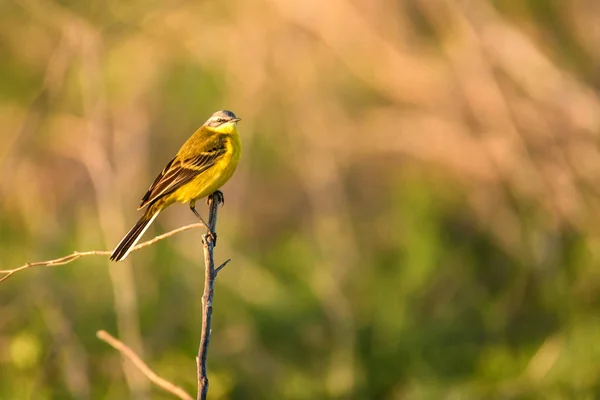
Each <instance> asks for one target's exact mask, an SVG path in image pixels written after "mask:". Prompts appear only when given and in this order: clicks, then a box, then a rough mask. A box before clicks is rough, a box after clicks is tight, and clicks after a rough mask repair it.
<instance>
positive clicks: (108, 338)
mask: <svg viewBox="0 0 600 400" xmlns="http://www.w3.org/2000/svg"><path fill="white" fill-rule="evenodd" d="M96 336H98V339H100V340H102V341H104V342H106V343H108V344H109V345H111V346H112V347H114V348H115V349H117V350H118V351H119V352H120V353H121V354H122V355H123V356H125V357H127V358H128V359H129V360H130V361H131V362H132V363H133V365H135V366H136V367H137V368H138V369H139V370H140V371H141V372H142V373H143V374H144V375H146V376H147V377H148V379H150V381H151V382H152V383H154V384H155V385H156V386H158V387H160V388H161V389H164V390H166V391H167V392H169V393H172V394H174V395H175V396H177V397H179V398H180V399H183V400H192V399H193V397H192V396H190V394H188V393H187V392H186V391H185V390H183V389H182V388H181V387H179V386H177V385H175V384H173V383H171V382H169V381H168V380H166V379H164V378H161V377H160V376H158V375H157V374H156V373H155V372H154V371H152V370H151V369H150V367H148V365H147V364H146V363H145V362H144V361H143V360H142V359H141V358H140V357H139V356H138V355H137V354H135V352H134V351H133V350H131V349H130V348H129V347H128V346H127V345H126V344H125V343H123V342H121V341H120V340H118V339H116V338H115V337H113V336H112V335H111V334H110V333H108V332H106V331H98V332H96Z"/></svg>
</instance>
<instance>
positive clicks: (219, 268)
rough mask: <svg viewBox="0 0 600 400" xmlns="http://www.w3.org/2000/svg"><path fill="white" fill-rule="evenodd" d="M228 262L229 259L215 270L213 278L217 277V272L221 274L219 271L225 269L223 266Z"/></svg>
mask: <svg viewBox="0 0 600 400" xmlns="http://www.w3.org/2000/svg"><path fill="white" fill-rule="evenodd" d="M229 261H231V258H229V259H227V260H225V262H224V263H223V264H221V265H219V266H218V267H217V268H215V277H217V275H219V272H221V270H222V269H223V268H225V266H226V265H227V264H228V263H229Z"/></svg>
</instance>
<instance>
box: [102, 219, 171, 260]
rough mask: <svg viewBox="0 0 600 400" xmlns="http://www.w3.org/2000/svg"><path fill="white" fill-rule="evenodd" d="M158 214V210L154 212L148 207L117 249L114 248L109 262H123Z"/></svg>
mask: <svg viewBox="0 0 600 400" xmlns="http://www.w3.org/2000/svg"><path fill="white" fill-rule="evenodd" d="M159 212H160V209H158V210H155V209H153V207H148V209H147V210H146V212H145V213H144V215H142V218H140V220H139V221H138V222H137V223H136V224H135V225H134V227H133V228H131V230H130V231H129V232H127V235H125V237H124V238H123V239H121V241H120V242H119V244H118V245H117V247H115V249H114V250H113V252H112V254H111V255H110V259H111V261H121V260H124V259H125V257H127V255H129V252H130V251H131V248H132V247H133V246H135V244H136V243H137V242H138V240H140V238H141V237H142V235H143V234H144V232H146V229H148V227H149V226H150V224H151V223H152V221H154V218H156V216H157V215H158V213H159Z"/></svg>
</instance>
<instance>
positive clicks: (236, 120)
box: [231, 118, 242, 122]
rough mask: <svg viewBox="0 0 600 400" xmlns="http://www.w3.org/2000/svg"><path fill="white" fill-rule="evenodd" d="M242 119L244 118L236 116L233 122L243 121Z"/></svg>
mask: <svg viewBox="0 0 600 400" xmlns="http://www.w3.org/2000/svg"><path fill="white" fill-rule="evenodd" d="M241 120H242V119H241V118H234V119H232V120H231V121H233V122H238V121H241Z"/></svg>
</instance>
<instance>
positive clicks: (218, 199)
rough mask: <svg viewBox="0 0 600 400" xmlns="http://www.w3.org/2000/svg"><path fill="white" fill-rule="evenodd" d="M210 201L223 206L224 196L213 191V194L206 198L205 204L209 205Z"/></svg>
mask: <svg viewBox="0 0 600 400" xmlns="http://www.w3.org/2000/svg"><path fill="white" fill-rule="evenodd" d="M212 201H216V202H217V205H219V204H221V205H224V204H225V196H224V195H223V192H221V191H220V190H215V192H214V193H213V194H211V195H210V196H208V198H207V199H206V204H208V205H210V203H211V202H212Z"/></svg>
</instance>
